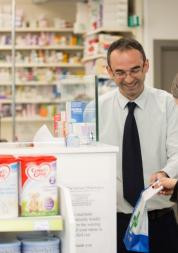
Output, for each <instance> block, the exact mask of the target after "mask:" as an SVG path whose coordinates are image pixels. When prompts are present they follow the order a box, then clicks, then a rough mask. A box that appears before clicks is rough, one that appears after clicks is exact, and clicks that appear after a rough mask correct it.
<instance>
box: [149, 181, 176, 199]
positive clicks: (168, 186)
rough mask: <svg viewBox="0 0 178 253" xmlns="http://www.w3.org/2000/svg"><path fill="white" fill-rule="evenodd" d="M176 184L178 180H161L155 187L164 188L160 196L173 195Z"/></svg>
mask: <svg viewBox="0 0 178 253" xmlns="http://www.w3.org/2000/svg"><path fill="white" fill-rule="evenodd" d="M176 183H177V179H174V178H160V179H159V181H158V182H157V183H156V184H154V186H153V187H154V188H158V187H160V186H162V187H163V189H162V190H161V191H160V192H159V194H162V195H172V193H173V190H174V187H175V185H176Z"/></svg>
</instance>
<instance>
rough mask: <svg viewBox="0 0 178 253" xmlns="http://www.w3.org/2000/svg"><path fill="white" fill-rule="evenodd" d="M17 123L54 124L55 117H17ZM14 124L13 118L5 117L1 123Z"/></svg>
mask: <svg viewBox="0 0 178 253" xmlns="http://www.w3.org/2000/svg"><path fill="white" fill-rule="evenodd" d="M15 120H16V122H53V117H52V116H51V117H40V116H38V115H36V116H30V117H29V116H28V115H27V116H26V117H16V118H15ZM8 122H12V117H3V118H1V123H8Z"/></svg>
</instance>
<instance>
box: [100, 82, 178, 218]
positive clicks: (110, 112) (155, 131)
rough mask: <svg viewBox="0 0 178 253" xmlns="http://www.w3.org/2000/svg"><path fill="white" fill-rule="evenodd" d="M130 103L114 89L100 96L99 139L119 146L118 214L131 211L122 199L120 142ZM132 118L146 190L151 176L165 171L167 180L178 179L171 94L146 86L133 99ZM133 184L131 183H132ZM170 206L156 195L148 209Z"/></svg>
mask: <svg viewBox="0 0 178 253" xmlns="http://www.w3.org/2000/svg"><path fill="white" fill-rule="evenodd" d="M128 102H129V100H128V99H127V98H126V97H124V96H123V95H122V94H121V93H120V92H119V90H118V88H117V89H114V90H113V91H111V92H108V93H106V94H104V95H102V96H100V97H99V140H100V142H103V143H106V144H111V145H116V146H119V153H118V161H117V163H118V164H117V211H118V212H123V213H131V212H132V210H133V208H132V207H131V206H130V204H129V203H128V202H127V201H126V200H125V199H124V198H123V184H122V141H123V130H124V124H125V119H126V117H127V113H128V108H127V106H126V105H127V103H128ZM134 102H135V103H136V104H137V107H136V108H135V112H134V115H135V119H136V122H137V128H138V132H139V137H140V145H141V152H142V162H143V173H144V182H145V187H147V186H148V185H149V180H150V176H151V175H152V174H153V173H155V172H158V171H159V170H162V169H163V170H164V171H165V172H166V173H167V174H168V175H169V176H170V177H176V178H177V177H178V108H177V107H176V104H175V102H174V99H173V97H172V95H171V94H169V93H167V92H166V91H163V90H158V89H155V88H152V87H145V88H144V91H143V92H142V94H141V95H140V96H139V97H138V98H137V99H135V100H134ZM133 184H134V182H133ZM170 206H172V203H171V202H170V201H169V197H165V196H160V195H156V196H155V197H154V198H153V199H151V200H150V201H149V202H148V209H149V210H154V209H162V208H165V207H170Z"/></svg>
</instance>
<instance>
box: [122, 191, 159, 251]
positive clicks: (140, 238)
mask: <svg viewBox="0 0 178 253" xmlns="http://www.w3.org/2000/svg"><path fill="white" fill-rule="evenodd" d="M161 189H162V187H159V188H157V189H154V188H152V186H150V187H148V188H147V189H146V190H144V191H143V192H142V193H141V196H140V198H139V200H138V201H137V204H136V206H135V208H134V211H133V214H132V216H131V219H130V223H129V226H128V228H127V231H126V233H125V237H124V243H125V246H126V249H127V250H129V251H135V252H149V234H148V212H147V208H146V204H147V201H148V200H149V199H151V198H152V197H153V196H154V195H155V194H157V193H158V192H159V191H160V190H161Z"/></svg>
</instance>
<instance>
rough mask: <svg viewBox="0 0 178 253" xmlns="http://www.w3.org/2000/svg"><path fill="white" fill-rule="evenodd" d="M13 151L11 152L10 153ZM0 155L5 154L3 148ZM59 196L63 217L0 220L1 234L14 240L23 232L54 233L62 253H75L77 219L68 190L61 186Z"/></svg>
mask: <svg viewBox="0 0 178 253" xmlns="http://www.w3.org/2000/svg"><path fill="white" fill-rule="evenodd" d="M12 145H13V144H12ZM7 150H8V149H7ZM7 150H6V151H7ZM11 151H12V150H9V153H11ZM0 153H1V154H4V152H3V150H2V149H1V148H0ZM17 153H18V151H17ZM59 195H60V198H59V199H60V213H61V215H56V216H43V217H18V218H9V219H8V218H6V219H0V233H3V235H5V234H6V235H7V234H8V235H9V237H11V235H12V234H13V238H14V236H15V235H18V234H19V233H20V234H22V232H39V233H41V232H43V231H46V232H53V233H54V234H56V235H58V236H60V238H61V240H62V251H61V252H62V253H75V252H76V247H75V219H74V214H73V209H72V202H71V196H70V192H69V190H68V188H66V187H64V186H59ZM64 222H65V226H64Z"/></svg>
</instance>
